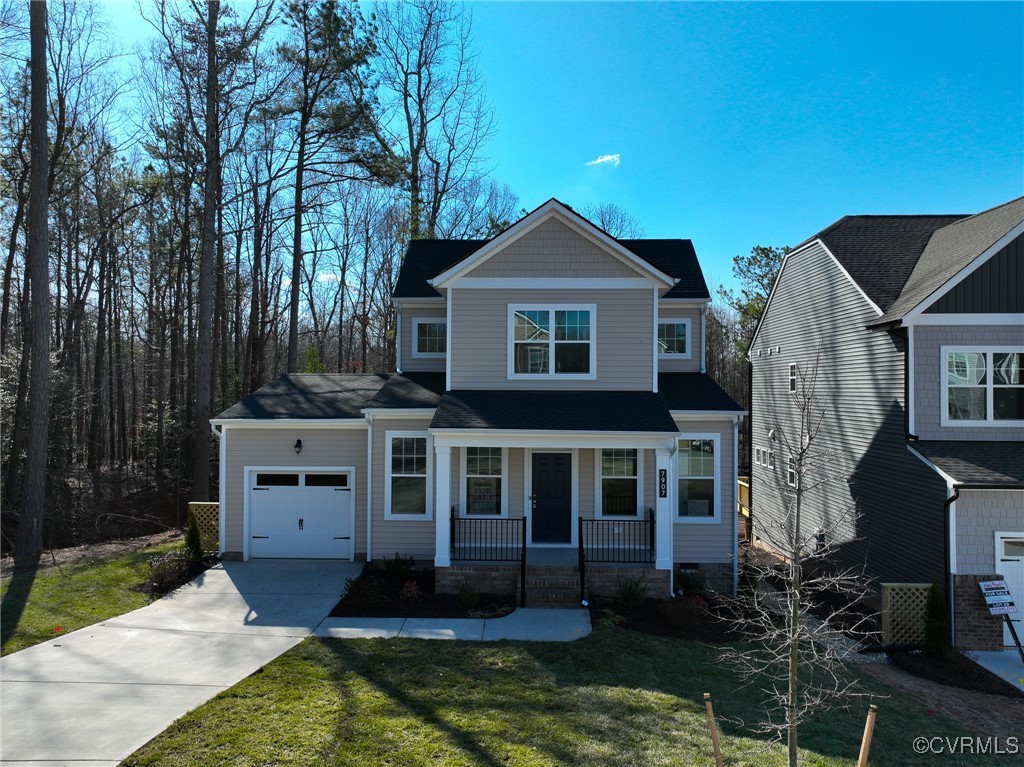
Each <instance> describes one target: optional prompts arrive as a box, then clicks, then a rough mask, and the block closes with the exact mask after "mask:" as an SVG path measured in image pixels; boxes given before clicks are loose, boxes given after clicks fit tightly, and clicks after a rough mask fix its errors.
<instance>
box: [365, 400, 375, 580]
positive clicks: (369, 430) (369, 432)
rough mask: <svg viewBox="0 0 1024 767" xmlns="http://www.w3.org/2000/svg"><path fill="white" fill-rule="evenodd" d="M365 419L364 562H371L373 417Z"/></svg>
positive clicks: (368, 415) (368, 416)
mask: <svg viewBox="0 0 1024 767" xmlns="http://www.w3.org/2000/svg"><path fill="white" fill-rule="evenodd" d="M364 415H365V417H366V561H367V562H372V561H373V416H372V415H370V414H369V413H365V414H364Z"/></svg>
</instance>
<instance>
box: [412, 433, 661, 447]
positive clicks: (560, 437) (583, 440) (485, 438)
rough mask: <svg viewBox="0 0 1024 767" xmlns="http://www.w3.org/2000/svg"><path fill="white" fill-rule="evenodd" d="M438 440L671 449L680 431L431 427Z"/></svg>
mask: <svg viewBox="0 0 1024 767" xmlns="http://www.w3.org/2000/svg"><path fill="white" fill-rule="evenodd" d="M429 431H430V434H431V436H433V438H434V444H435V445H437V446H439V447H523V448H538V449H544V448H562V449H571V448H580V447H582V448H593V447H632V448H641V449H651V450H656V449H658V448H663V449H668V448H670V447H671V446H672V445H673V444H674V443H675V439H676V436H677V435H676V434H674V433H669V432H655V433H652V432H593V431H559V432H555V431H550V432H539V431H530V430H513V429H430V430H429Z"/></svg>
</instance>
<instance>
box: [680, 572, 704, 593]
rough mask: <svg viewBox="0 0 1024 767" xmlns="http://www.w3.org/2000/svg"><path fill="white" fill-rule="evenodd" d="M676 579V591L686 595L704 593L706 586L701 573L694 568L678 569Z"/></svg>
mask: <svg viewBox="0 0 1024 767" xmlns="http://www.w3.org/2000/svg"><path fill="white" fill-rule="evenodd" d="M675 581H676V583H675V586H676V593H677V594H678V593H682V594H684V595H686V596H693V595H696V594H703V593H704V589H705V587H706V583H705V582H704V578H703V577H702V576H701V574H700V573H699V572H694V571H692V570H679V571H677V572H676V578H675Z"/></svg>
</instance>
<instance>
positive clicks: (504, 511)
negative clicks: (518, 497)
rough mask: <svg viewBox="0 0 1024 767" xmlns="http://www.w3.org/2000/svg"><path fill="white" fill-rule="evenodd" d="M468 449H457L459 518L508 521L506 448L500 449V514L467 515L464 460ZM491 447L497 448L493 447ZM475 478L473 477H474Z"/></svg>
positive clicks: (467, 503)
mask: <svg viewBox="0 0 1024 767" xmlns="http://www.w3.org/2000/svg"><path fill="white" fill-rule="evenodd" d="M469 447H477V445H469V446H467V447H462V446H460V447H459V516H460V517H465V518H466V519H508V448H507V447H503V448H501V514H467V513H466V512H467V509H468V508H469V498H468V496H467V495H466V480H468V479H469V477H468V475H467V472H466V458H467V455H466V453H467V450H468V448H469ZM493 447H497V445H494V446H493ZM474 476H475V475H474Z"/></svg>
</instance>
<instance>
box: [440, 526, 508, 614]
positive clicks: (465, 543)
mask: <svg viewBox="0 0 1024 767" xmlns="http://www.w3.org/2000/svg"><path fill="white" fill-rule="evenodd" d="M451 525H452V536H451V541H452V544H451V545H452V551H451V555H452V559H457V560H460V561H463V562H518V563H519V604H520V606H521V607H526V520H525V519H523V518H518V519H503V518H500V517H494V518H488V517H460V516H459V515H458V509H457V508H456V507H455V506H453V507H452V516H451Z"/></svg>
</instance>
